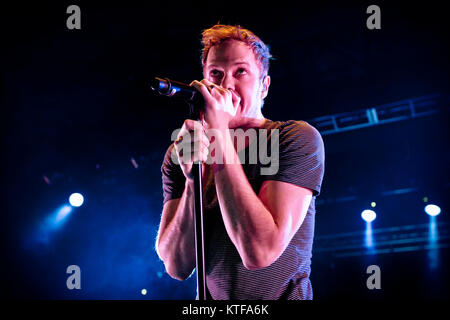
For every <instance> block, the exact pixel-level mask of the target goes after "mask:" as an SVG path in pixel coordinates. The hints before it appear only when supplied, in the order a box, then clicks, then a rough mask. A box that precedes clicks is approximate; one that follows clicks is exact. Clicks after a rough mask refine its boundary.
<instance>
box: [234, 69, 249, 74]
mask: <svg viewBox="0 0 450 320" xmlns="http://www.w3.org/2000/svg"><path fill="white" fill-rule="evenodd" d="M236 73H237V74H246V73H247V70H245V69H244V68H239V69H237V70H236Z"/></svg>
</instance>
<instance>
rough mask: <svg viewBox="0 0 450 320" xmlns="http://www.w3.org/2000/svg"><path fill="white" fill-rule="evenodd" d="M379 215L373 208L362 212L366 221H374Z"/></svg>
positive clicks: (362, 216)
mask: <svg viewBox="0 0 450 320" xmlns="http://www.w3.org/2000/svg"><path fill="white" fill-rule="evenodd" d="M376 217H377V214H376V213H375V211H373V210H364V211H363V212H362V213H361V218H363V220H364V221H366V222H372V221H373V220H375V218H376Z"/></svg>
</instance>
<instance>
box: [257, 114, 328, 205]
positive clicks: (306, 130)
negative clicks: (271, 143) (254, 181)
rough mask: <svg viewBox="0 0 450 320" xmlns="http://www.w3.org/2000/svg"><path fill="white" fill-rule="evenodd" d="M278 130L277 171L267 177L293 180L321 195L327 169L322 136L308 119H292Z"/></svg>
mask: <svg viewBox="0 0 450 320" xmlns="http://www.w3.org/2000/svg"><path fill="white" fill-rule="evenodd" d="M279 130H280V131H279V162H278V163H279V167H278V171H277V172H276V173H274V174H272V175H269V176H266V177H265V180H278V181H283V182H288V183H292V184H295V185H297V186H300V187H304V188H308V189H311V190H312V191H313V196H318V195H319V194H320V189H321V186H322V180H323V176H324V171H325V150H324V144H323V140H322V136H321V135H320V133H319V131H318V130H317V129H316V128H314V127H313V126H311V125H310V124H308V123H307V122H305V121H289V122H287V124H286V126H283V127H280V128H279Z"/></svg>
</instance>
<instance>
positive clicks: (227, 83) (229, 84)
mask: <svg viewBox="0 0 450 320" xmlns="http://www.w3.org/2000/svg"><path fill="white" fill-rule="evenodd" d="M220 85H221V86H222V88H225V89H227V90H234V81H233V76H232V75H230V74H225V75H224V76H223V78H222V83H221V84H220Z"/></svg>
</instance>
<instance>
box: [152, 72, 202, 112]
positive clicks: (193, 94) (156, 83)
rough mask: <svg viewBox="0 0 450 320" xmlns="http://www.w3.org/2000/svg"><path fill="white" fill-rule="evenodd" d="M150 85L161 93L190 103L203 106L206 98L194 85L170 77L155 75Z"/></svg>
mask: <svg viewBox="0 0 450 320" xmlns="http://www.w3.org/2000/svg"><path fill="white" fill-rule="evenodd" d="M150 87H151V88H152V90H154V91H156V92H158V93H159V94H160V95H163V96H166V97H172V98H178V99H183V100H186V102H187V103H189V104H195V105H196V106H198V107H200V108H203V105H204V99H203V96H202V94H201V93H200V92H199V91H198V90H197V89H195V88H194V87H191V86H189V85H187V84H185V83H182V82H178V81H173V80H170V79H168V78H164V79H162V78H158V77H155V78H154V79H152V80H151V83H150Z"/></svg>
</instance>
